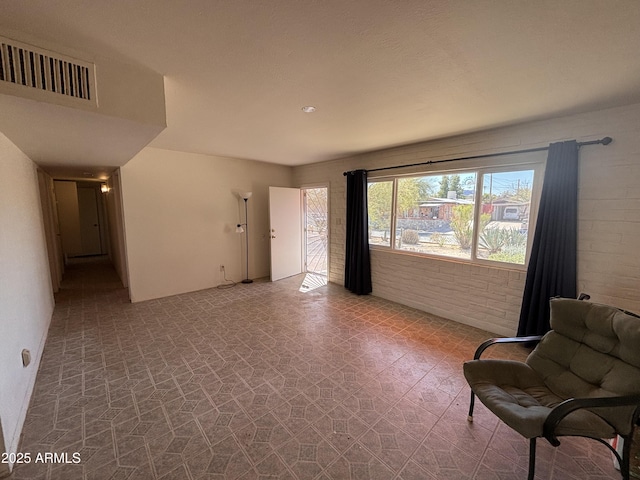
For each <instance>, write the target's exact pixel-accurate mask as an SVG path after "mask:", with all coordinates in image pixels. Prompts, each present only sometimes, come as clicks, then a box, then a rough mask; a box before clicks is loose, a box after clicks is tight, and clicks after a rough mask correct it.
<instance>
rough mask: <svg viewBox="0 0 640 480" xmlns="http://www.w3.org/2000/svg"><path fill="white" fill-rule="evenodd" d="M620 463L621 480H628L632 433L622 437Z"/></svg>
mask: <svg viewBox="0 0 640 480" xmlns="http://www.w3.org/2000/svg"><path fill="white" fill-rule="evenodd" d="M622 439H623V440H622V441H623V442H624V443H623V444H622V462H620V473H621V474H622V480H629V479H630V477H629V475H630V473H629V463H630V460H631V459H630V457H631V442H633V432H632V433H631V435H629V436H624V437H622Z"/></svg>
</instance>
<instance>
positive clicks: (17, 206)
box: [0, 133, 53, 452]
mask: <svg viewBox="0 0 640 480" xmlns="http://www.w3.org/2000/svg"><path fill="white" fill-rule="evenodd" d="M52 312H53V294H52V291H51V279H50V275H49V263H48V259H47V247H46V242H45V235H44V227H43V223H42V212H41V206H40V198H39V194H38V176H37V170H36V166H35V164H34V163H33V162H32V161H31V160H30V159H29V158H28V157H27V156H25V155H24V154H23V153H22V152H21V151H20V150H19V149H18V148H17V147H16V146H15V145H14V144H13V143H11V142H10V141H9V140H8V139H7V137H5V136H4V135H3V134H2V133H0V331H1V332H2V333H1V334H0V365H1V368H0V421H1V423H2V431H3V435H4V441H5V446H6V448H7V451H9V452H15V451H16V449H17V448H18V441H19V438H20V432H21V430H22V424H23V423H24V419H25V415H26V411H27V407H28V406H29V399H30V397H31V393H32V391H33V385H34V382H35V378H36V373H37V371H38V364H39V362H40V357H41V354H42V349H43V348H44V341H45V339H46V334H47V329H48V327H49V322H50V320H51V314H52ZM23 348H27V349H29V350H30V351H31V355H32V362H31V364H30V365H29V366H28V367H23V366H22V359H21V351H22V349H23Z"/></svg>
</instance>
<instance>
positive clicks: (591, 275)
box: [294, 105, 640, 335]
mask: <svg viewBox="0 0 640 480" xmlns="http://www.w3.org/2000/svg"><path fill="white" fill-rule="evenodd" d="M607 135H608V136H611V137H613V140H614V141H613V143H612V144H611V145H609V146H607V147H604V146H591V147H585V148H583V149H582V151H581V154H580V191H579V225H578V228H579V243H578V288H579V291H584V292H587V293H589V294H591V296H592V300H593V301H595V302H601V303H609V304H612V305H615V306H618V307H621V308H625V309H628V310H631V311H636V312H640V257H638V256H637V254H636V250H637V247H638V245H640V105H630V106H626V107H620V108H614V109H608V110H602V111H597V112H591V113H587V114H581V115H573V116H567V117H562V118H558V119H553V120H546V121H537V122H531V123H527V124H522V125H518V126H514V127H508V128H501V129H495V130H490V131H485V132H477V133H472V134H468V135H461V136H458V137H452V138H447V139H442V140H437V141H432V142H425V143H419V144H414V145H408V146H403V147H397V148H391V149H387V150H382V151H377V152H371V153H366V154H362V155H358V156H353V157H349V158H344V159H339V160H335V161H331V162H324V163H319V164H314V165H306V166H299V167H296V168H295V169H294V183H295V184H296V185H304V184H313V183H322V182H330V195H331V202H330V204H331V238H330V244H331V250H330V251H331V258H330V260H331V266H330V275H329V279H330V281H332V282H336V283H340V284H342V283H343V282H344V276H343V275H344V243H345V229H344V223H345V185H346V183H345V178H344V176H343V175H342V173H343V172H344V171H345V170H352V169H356V168H369V169H370V168H376V167H385V166H392V165H402V164H407V163H416V162H423V161H427V160H437V159H444V158H453V157H458V156H471V155H479V154H486V153H491V152H499V151H507V150H515V149H525V148H530V147H540V146H546V145H548V144H549V143H551V142H556V141H561V140H567V139H574V138H575V139H578V140H593V139H596V138H602V137H603V136H607ZM448 165H449V166H451V164H448ZM466 165H469V164H468V163H467V164H465V166H466ZM371 260H372V275H373V294H374V295H377V296H380V297H383V298H387V299H390V300H394V301H397V302H400V303H403V304H405V305H409V306H413V307H416V308H419V309H421V310H424V311H427V312H431V313H434V314H437V315H441V316H443V317H446V318H450V319H452V320H456V321H459V322H461V323H465V324H468V325H472V326H476V327H479V328H483V329H486V330H488V331H490V332H494V333H498V334H504V335H513V334H515V331H516V328H517V321H518V316H519V313H520V305H521V300H522V292H523V289H524V282H525V273H524V272H523V271H521V270H515V269H513V270H512V269H502V268H491V267H486V266H477V265H471V264H465V263H461V262H456V261H452V260H444V259H438V258H433V257H432V258H425V257H418V256H415V255H411V254H409V253H404V254H398V253H390V252H385V251H381V250H376V251H372V253H371Z"/></svg>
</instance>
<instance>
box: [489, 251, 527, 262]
mask: <svg viewBox="0 0 640 480" xmlns="http://www.w3.org/2000/svg"><path fill="white" fill-rule="evenodd" d="M525 253H526V252H525V250H524V249H523V248H518V247H504V250H503V251H502V252H497V253H492V254H490V255H489V260H494V261H496V262H505V263H516V264H518V265H524V257H525Z"/></svg>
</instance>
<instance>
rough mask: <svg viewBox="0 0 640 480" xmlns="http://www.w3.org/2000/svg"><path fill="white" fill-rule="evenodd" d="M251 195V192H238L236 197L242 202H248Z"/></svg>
mask: <svg viewBox="0 0 640 480" xmlns="http://www.w3.org/2000/svg"><path fill="white" fill-rule="evenodd" d="M251 194H252V192H238V195H240V198H242V199H243V200H249V198H251Z"/></svg>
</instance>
